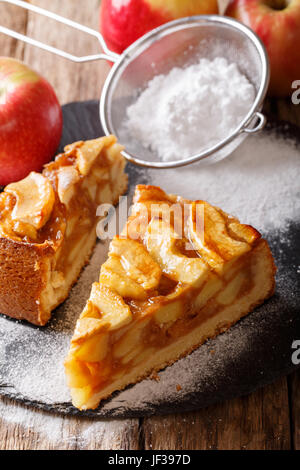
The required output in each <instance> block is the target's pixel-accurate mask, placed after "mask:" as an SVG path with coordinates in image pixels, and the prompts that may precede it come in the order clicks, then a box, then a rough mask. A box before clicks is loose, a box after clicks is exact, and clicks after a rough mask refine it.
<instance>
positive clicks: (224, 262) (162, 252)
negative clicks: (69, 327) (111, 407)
mask: <svg viewBox="0 0 300 470" xmlns="http://www.w3.org/2000/svg"><path fill="white" fill-rule="evenodd" d="M275 271H276V268H275V265H274V261H273V257H272V254H271V251H270V248H269V246H268V243H267V241H266V240H264V239H263V238H262V237H261V235H260V234H259V232H257V230H255V229H254V228H253V227H251V226H249V225H243V224H241V223H240V222H239V221H238V220H237V219H236V218H234V217H231V216H230V215H228V214H226V213H225V212H223V211H222V210H221V209H219V208H216V207H213V206H211V205H210V204H208V203H207V202H205V201H188V200H185V199H183V198H181V197H178V196H174V195H168V194H166V193H165V192H164V191H163V190H162V189H160V188H159V187H154V186H144V185H140V186H137V188H136V192H135V196H134V204H133V208H132V212H131V215H130V217H129V218H128V221H127V224H126V226H125V228H124V230H123V232H122V234H121V236H119V237H114V239H113V240H112V242H111V244H110V249H109V254H108V259H107V261H106V262H105V263H104V264H103V265H102V267H101V271H100V279H99V282H96V283H94V284H93V286H92V291H91V295H90V298H89V300H88V302H87V304H86V307H85V308H84V310H83V312H82V314H81V316H80V318H79V319H78V321H77V325H76V329H75V332H74V336H73V338H72V342H71V348H70V351H69V354H68V357H67V359H66V361H65V368H66V374H67V379H68V383H69V387H70V389H71V395H72V400H73V404H74V406H76V407H77V408H79V409H82V410H84V409H89V408H92V409H93V408H96V407H97V406H98V405H99V402H100V401H101V400H102V399H104V398H107V397H108V396H110V395H111V394H112V393H113V392H114V391H116V390H121V389H123V388H124V387H126V386H127V385H129V384H131V383H135V382H137V381H139V380H141V379H143V378H144V377H147V376H149V375H150V374H153V373H155V372H157V371H159V370H160V369H162V368H164V367H165V366H167V365H169V364H172V363H173V362H174V361H176V360H177V359H179V358H181V357H183V356H185V355H186V354H189V353H190V352H191V351H192V350H193V349H195V348H197V347H198V346H199V345H201V344H202V343H203V342H204V341H206V340H207V339H208V338H212V337H214V336H216V335H218V334H219V333H221V332H223V331H225V330H227V329H228V328H229V327H230V326H231V325H233V324H234V323H236V322H237V321H238V320H239V319H240V318H241V317H243V316H244V315H246V314H248V313H249V312H250V311H251V310H253V309H254V308H255V307H256V306H257V305H259V304H261V303H262V302H264V300H265V299H266V298H268V297H270V296H271V295H272V294H273V292H274V288H275Z"/></svg>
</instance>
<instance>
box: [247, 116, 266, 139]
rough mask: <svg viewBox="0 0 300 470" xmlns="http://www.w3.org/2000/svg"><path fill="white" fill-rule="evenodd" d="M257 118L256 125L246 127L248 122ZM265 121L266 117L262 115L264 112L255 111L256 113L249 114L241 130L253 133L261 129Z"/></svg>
mask: <svg viewBox="0 0 300 470" xmlns="http://www.w3.org/2000/svg"><path fill="white" fill-rule="evenodd" d="M255 118H256V119H258V122H257V124H256V126H254V127H252V128H251V127H247V126H249V124H250V123H251V122H252V121H253V119H255ZM266 123H267V118H266V116H264V114H262V113H260V112H259V111H256V113H254V114H253V116H251V118H250V119H249V121H248V122H247V124H246V125H245V127H243V128H242V132H246V133H247V134H255V133H256V132H258V131H261V130H262V129H263V128H264V127H265V125H266Z"/></svg>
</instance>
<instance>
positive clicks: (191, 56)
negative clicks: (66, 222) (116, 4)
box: [101, 16, 268, 162]
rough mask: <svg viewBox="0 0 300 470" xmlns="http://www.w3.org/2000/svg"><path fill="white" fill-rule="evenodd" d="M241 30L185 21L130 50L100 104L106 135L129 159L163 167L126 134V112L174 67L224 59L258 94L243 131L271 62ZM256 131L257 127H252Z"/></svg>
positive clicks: (226, 23)
mask: <svg viewBox="0 0 300 470" xmlns="http://www.w3.org/2000/svg"><path fill="white" fill-rule="evenodd" d="M237 25H240V24H239V23H237V22H235V21H233V20H231V19H230V20H229V19H227V18H221V17H214V16H210V17H209V18H207V17H204V16H202V17H192V18H187V19H184V20H179V21H177V22H173V23H170V24H169V25H167V26H166V27H165V28H164V29H161V28H159V29H158V30H157V32H155V31H154V32H152V33H151V34H149V35H147V36H146V37H144V38H143V39H142V41H137V42H136V43H135V44H134V45H133V46H132V47H130V48H129V49H127V51H126V54H125V56H124V57H123V58H122V60H121V61H120V62H119V63H117V64H116V65H115V66H114V67H113V69H112V71H111V74H110V76H109V78H108V80H107V82H106V86H105V89H104V91H103V94H102V100H101V120H102V124H103V126H104V128H105V130H106V131H107V132H108V133H113V134H115V135H116V136H117V137H118V138H119V140H120V141H121V142H122V144H123V145H124V146H125V148H126V154H127V155H128V154H129V155H130V156H131V157H133V158H135V159H139V160H145V161H148V162H151V161H153V162H155V161H159V159H158V157H157V156H156V155H155V154H154V153H153V152H152V151H151V150H150V149H145V148H144V147H143V145H142V144H141V143H140V142H139V141H137V140H134V139H131V138H130V136H129V135H128V134H127V133H126V132H124V130H122V127H123V126H122V123H123V121H124V119H125V117H126V109H127V107H128V106H129V105H131V104H132V103H133V102H134V101H135V100H136V98H137V96H138V94H139V93H141V91H142V90H143V89H144V88H145V87H146V86H147V84H148V82H149V81H150V80H151V79H152V78H153V77H154V76H155V75H158V74H166V73H168V72H169V71H170V70H171V69H172V68H173V67H175V66H178V67H186V66H188V65H191V64H193V63H197V62H198V61H199V59H200V58H207V59H210V60H212V59H214V58H216V57H225V58H226V59H227V60H228V61H229V62H235V63H236V64H237V65H238V67H239V70H240V72H241V73H242V74H244V75H245V76H246V77H247V78H248V80H249V81H250V82H251V83H252V85H253V86H254V89H255V92H256V100H255V103H254V105H253V107H252V108H251V109H249V113H248V114H247V115H246V116H245V119H244V120H243V122H242V123H241V125H242V124H243V123H245V121H247V120H248V119H249V118H250V116H251V115H252V114H253V112H254V111H256V110H258V109H259V108H260V105H261V102H262V99H263V96H262V95H263V94H264V93H263V91H262V89H263V88H266V86H265V85H266V82H267V78H268V77H267V73H266V67H264V66H265V65H266V64H264V61H266V60H267V59H266V58H265V57H264V55H263V54H262V50H263V49H262V50H260V48H259V41H258V40H257V42H255V41H254V40H253V36H254V35H253V34H252V33H250V32H249V30H247V28H244V27H243V26H242V25H240V27H237ZM162 125H163V123H162ZM253 126H254V122H253V123H252V124H251V125H250V126H249V127H253ZM237 131H238V129H237ZM228 137H230V136H228ZM245 137H246V134H240V135H239V136H238V137H237V138H236V139H235V140H234V141H232V142H228V143H227V145H225V146H223V147H222V149H220V150H219V151H218V152H216V153H215V154H214V155H213V157H212V158H210V159H209V161H212V160H213V161H215V160H219V159H221V158H224V157H225V156H226V155H228V154H229V153H231V152H232V151H233V150H234V148H236V147H237V146H238V145H239V144H240V142H241V140H243V139H244V138H245ZM153 138H154V139H155V136H153ZM125 156H126V155H125Z"/></svg>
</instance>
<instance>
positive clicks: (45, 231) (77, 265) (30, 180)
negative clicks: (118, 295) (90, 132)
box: [0, 136, 127, 324]
mask: <svg viewBox="0 0 300 470" xmlns="http://www.w3.org/2000/svg"><path fill="white" fill-rule="evenodd" d="M121 150H122V147H121V146H120V145H119V144H117V143H116V139H115V137H114V136H109V137H104V138H100V139H95V140H92V141H87V142H76V143H74V144H72V145H69V146H67V147H66V148H65V152H64V153H63V154H61V155H58V156H57V157H56V159H55V161H53V162H51V163H49V164H48V165H46V166H45V167H44V170H43V172H42V173H41V174H40V173H35V172H32V173H30V174H29V176H28V177H27V178H25V179H24V180H22V181H20V182H18V183H13V184H11V185H8V186H7V187H6V188H5V190H4V192H3V193H2V194H1V195H0V209H1V211H0V214H1V215H0V239H1V240H2V241H3V242H4V243H3V245H4V248H5V246H6V244H7V243H9V244H10V246H12V247H13V246H19V247H20V246H22V249H23V251H24V253H25V258H26V259H24V265H26V269H27V272H26V273H23V272H22V273H21V272H18V269H15V272H12V269H13V263H14V262H15V260H14V259H13V256H12V257H11V258H12V259H11V260H10V261H9V260H8V257H6V261H5V262H6V264H7V266H4V267H3V271H4V272H5V271H6V274H7V273H12V274H11V276H8V275H6V277H5V276H3V279H2V278H1V281H2V287H3V289H2V290H1V295H0V311H1V313H5V314H7V315H10V316H13V317H16V318H24V319H27V320H28V321H31V322H33V323H37V324H45V323H46V321H47V320H48V319H49V317H50V313H51V310H53V309H54V308H55V307H56V306H57V305H58V304H59V303H61V302H62V301H63V300H64V299H65V298H66V297H67V295H68V292H69V290H70V287H71V285H72V284H73V283H74V282H75V281H76V279H77V277H78V275H79V273H80V270H81V269H82V267H83V265H84V264H85V263H86V262H87V261H88V258H89V256H90V254H91V250H92V248H93V246H94V244H95V242H96V224H97V222H98V220H99V217H97V216H96V210H97V207H98V206H99V205H100V204H102V203H116V202H117V201H118V197H119V196H120V195H121V194H122V193H123V192H124V191H125V190H126V187H127V176H126V175H125V173H124V166H125V163H124V159H123V157H122V155H121ZM5 241H6V244H5ZM4 255H5V253H1V250H0V257H1V256H3V257H4ZM12 255H13V253H12ZM9 262H10V263H11V264H12V266H8V263H9ZM21 268H22V266H21ZM30 270H31V271H32V273H30ZM30 276H31V278H35V279H36V282H35V283H33V286H32V289H31V295H30V294H27V296H26V294H24V290H23V288H25V280H26V279H25V277H30ZM14 279H18V281H19V285H17V286H14V289H13V291H12V289H11V284H12V283H13V282H14ZM22 280H23V283H24V286H23V285H22ZM3 283H4V284H5V283H7V289H4V285H3Z"/></svg>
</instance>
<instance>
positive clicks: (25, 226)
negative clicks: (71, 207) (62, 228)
mask: <svg viewBox="0 0 300 470" xmlns="http://www.w3.org/2000/svg"><path fill="white" fill-rule="evenodd" d="M4 192H6V193H9V194H12V195H13V196H14V197H15V201H16V203H15V206H14V208H13V210H12V212H11V220H12V222H13V227H14V228H13V230H14V231H15V232H16V233H17V234H18V235H21V236H26V235H29V236H30V237H31V238H35V233H36V231H38V230H40V229H41V228H42V227H43V226H44V225H45V224H46V223H47V222H48V220H49V217H50V215H51V212H52V209H53V206H54V202H55V194H54V190H53V188H52V185H51V183H50V181H49V180H48V179H47V178H45V177H44V176H43V175H41V174H40V173H35V172H31V173H30V174H29V175H28V176H27V178H25V179H23V180H21V181H19V182H17V183H11V184H9V185H8V186H6V188H5V190H4Z"/></svg>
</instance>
